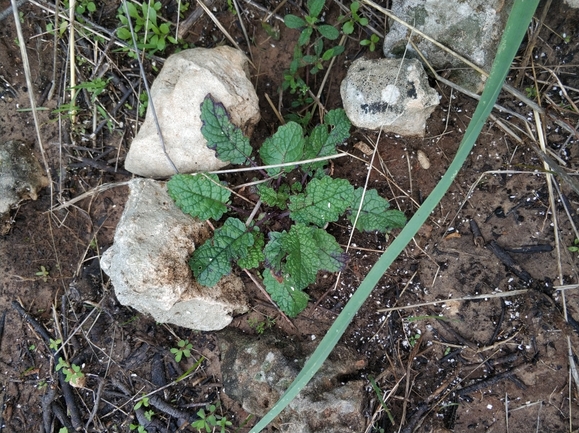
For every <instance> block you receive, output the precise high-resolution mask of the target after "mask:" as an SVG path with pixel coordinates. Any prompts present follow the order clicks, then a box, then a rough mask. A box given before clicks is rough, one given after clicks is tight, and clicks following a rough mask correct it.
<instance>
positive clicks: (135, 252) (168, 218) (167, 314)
mask: <svg viewBox="0 0 579 433" xmlns="http://www.w3.org/2000/svg"><path fill="white" fill-rule="evenodd" d="M130 190H131V191H130V195H129V198H128V200H127V203H126V205H125V210H124V212H123V215H122V216H121V219H120V221H119V224H118V226H117V230H116V233H115V239H114V244H113V246H112V247H111V248H109V249H108V250H107V251H106V252H105V253H104V254H103V257H102V259H101V267H102V269H103V270H104V271H105V272H106V273H107V274H108V275H109V277H110V279H111V283H112V284H113V286H114V288H115V293H116V295H117V298H118V299H119V301H120V302H121V303H122V304H124V305H128V306H131V307H133V308H135V309H136V310H138V311H140V312H141V313H145V314H150V315H151V316H153V318H154V319H155V320H156V321H157V322H160V323H173V324H175V325H179V326H183V327H185V328H190V329H196V330H201V331H211V330H218V329H223V328H224V327H225V326H227V325H229V323H230V322H231V320H232V315H233V314H241V313H245V312H246V311H247V310H248V302H247V295H246V294H245V287H244V285H243V283H242V281H241V279H239V278H238V277H236V276H233V275H231V276H228V277H224V278H222V279H221V280H220V281H219V283H217V285H216V286H215V287H211V288H209V287H203V286H201V285H200V284H198V283H197V282H196V281H195V280H194V278H193V274H192V272H191V269H190V268H189V264H188V263H189V258H190V256H191V254H192V253H193V251H194V250H195V244H199V243H202V242H204V241H205V240H206V239H207V238H208V237H209V228H208V226H207V224H206V223H204V222H201V221H198V220H196V219H194V218H191V217H190V216H188V215H186V214H184V213H183V212H182V211H181V210H180V209H179V208H178V207H177V206H176V205H175V203H174V202H173V200H172V199H171V197H169V194H168V193H167V190H166V187H165V184H164V183H163V182H158V181H154V180H151V179H133V180H132V181H131V182H130Z"/></svg>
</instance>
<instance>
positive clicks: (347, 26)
mask: <svg viewBox="0 0 579 433" xmlns="http://www.w3.org/2000/svg"><path fill="white" fill-rule="evenodd" d="M359 10H360V2H352V4H351V5H350V18H346V17H340V18H339V20H338V21H343V20H345V22H344V24H342V31H343V32H344V34H345V35H351V34H352V33H354V28H355V27H356V24H358V25H360V26H362V27H366V26H367V25H368V18H366V17H362V16H360V15H359V14H358V11H359Z"/></svg>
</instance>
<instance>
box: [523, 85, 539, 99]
mask: <svg viewBox="0 0 579 433" xmlns="http://www.w3.org/2000/svg"><path fill="white" fill-rule="evenodd" d="M525 93H526V94H527V98H529V99H535V98H536V97H537V88H536V87H535V86H529V87H525Z"/></svg>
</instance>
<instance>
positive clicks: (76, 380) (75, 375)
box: [55, 357, 85, 387]
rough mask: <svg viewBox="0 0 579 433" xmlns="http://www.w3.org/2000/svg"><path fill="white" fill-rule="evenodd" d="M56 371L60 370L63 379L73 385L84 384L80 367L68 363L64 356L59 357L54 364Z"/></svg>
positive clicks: (80, 385) (79, 385)
mask: <svg viewBox="0 0 579 433" xmlns="http://www.w3.org/2000/svg"><path fill="white" fill-rule="evenodd" d="M55 368H56V371H60V370H62V373H63V374H64V380H66V381H67V382H68V383H70V384H71V385H72V386H75V387H82V386H83V385H84V377H85V376H84V373H83V372H82V371H81V367H80V366H79V365H76V364H72V365H70V364H69V363H68V362H67V361H66V360H65V359H64V358H62V357H61V358H59V360H58V364H57V365H56V367H55Z"/></svg>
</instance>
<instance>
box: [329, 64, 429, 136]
mask: <svg viewBox="0 0 579 433" xmlns="http://www.w3.org/2000/svg"><path fill="white" fill-rule="evenodd" d="M340 92H341V95H342V102H343V104H344V109H345V110H346V114H347V116H348V118H349V119H350V121H351V122H352V123H353V124H354V125H355V126H358V127H360V128H366V129H373V130H375V129H380V128H382V131H384V132H394V133H396V134H400V135H409V136H423V135H424V130H425V126H426V119H427V118H428V116H430V114H431V113H432V112H433V111H434V109H435V107H436V106H437V105H438V103H439V100H440V97H439V95H438V93H436V91H435V90H434V89H432V88H431V87H430V86H429V85H428V79H427V77H426V73H425V72H424V69H423V67H422V65H421V64H420V62H419V61H418V60H410V59H406V60H398V59H378V60H365V59H359V60H356V61H355V62H354V63H352V65H351V66H350V68H349V69H348V73H347V74H346V78H345V79H344V80H343V81H342V85H341V87H340Z"/></svg>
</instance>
